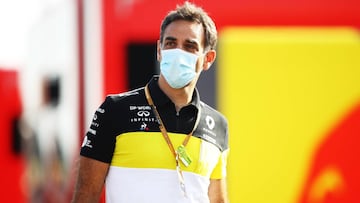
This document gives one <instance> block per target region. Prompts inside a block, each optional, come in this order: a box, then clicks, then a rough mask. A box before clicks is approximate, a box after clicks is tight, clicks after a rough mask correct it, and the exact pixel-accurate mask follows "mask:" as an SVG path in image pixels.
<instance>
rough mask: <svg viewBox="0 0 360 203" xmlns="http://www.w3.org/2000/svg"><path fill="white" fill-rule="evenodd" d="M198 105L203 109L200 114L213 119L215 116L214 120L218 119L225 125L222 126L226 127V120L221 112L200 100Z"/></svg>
mask: <svg viewBox="0 0 360 203" xmlns="http://www.w3.org/2000/svg"><path fill="white" fill-rule="evenodd" d="M200 107H201V111H203V113H202V114H206V115H208V116H211V117H213V118H214V119H215V118H216V120H217V121H220V122H221V124H222V125H225V126H223V127H225V128H227V123H228V121H227V119H226V117H225V116H224V115H223V114H222V113H221V112H219V111H218V110H216V109H214V108H213V107H211V106H209V105H208V104H206V103H204V102H202V101H201V102H200Z"/></svg>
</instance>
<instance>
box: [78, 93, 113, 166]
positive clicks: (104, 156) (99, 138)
mask: <svg viewBox="0 0 360 203" xmlns="http://www.w3.org/2000/svg"><path fill="white" fill-rule="evenodd" d="M113 109H114V102H113V101H112V99H111V97H107V98H106V99H105V101H104V102H103V103H102V104H101V106H100V107H99V108H98V109H97V110H96V111H95V113H94V116H93V119H92V121H91V124H90V127H89V129H88V131H87V133H86V135H85V137H84V140H83V143H82V146H81V151H80V154H81V155H82V156H85V157H88V158H93V159H96V160H99V161H102V162H105V163H110V162H111V159H112V156H113V152H114V148H115V141H116V133H115V130H114V125H113V124H112V122H113V120H114V116H113V114H114V113H113Z"/></svg>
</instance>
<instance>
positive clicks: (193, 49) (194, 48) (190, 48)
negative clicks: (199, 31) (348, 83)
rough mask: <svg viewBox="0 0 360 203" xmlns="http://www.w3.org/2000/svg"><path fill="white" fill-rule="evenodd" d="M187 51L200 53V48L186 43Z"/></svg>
mask: <svg viewBox="0 0 360 203" xmlns="http://www.w3.org/2000/svg"><path fill="white" fill-rule="evenodd" d="M185 49H186V50H187V51H189V52H192V53H195V52H196V51H198V47H197V46H196V44H193V43H186V44H185Z"/></svg>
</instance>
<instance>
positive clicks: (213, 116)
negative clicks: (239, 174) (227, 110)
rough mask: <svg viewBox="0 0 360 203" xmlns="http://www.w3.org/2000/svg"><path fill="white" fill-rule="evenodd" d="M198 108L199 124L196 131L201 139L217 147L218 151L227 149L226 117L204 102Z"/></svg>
mask: <svg viewBox="0 0 360 203" xmlns="http://www.w3.org/2000/svg"><path fill="white" fill-rule="evenodd" d="M200 107H201V122H200V123H199V126H198V127H199V128H198V130H200V132H201V133H200V134H201V137H202V138H203V139H205V140H206V141H208V142H210V143H213V144H215V145H216V146H218V148H219V149H220V151H224V150H226V149H228V147H229V146H228V121H227V119H226V117H225V116H224V115H223V114H222V113H220V112H219V111H217V110H216V109H214V108H212V107H211V106H209V105H207V104H206V103H204V102H201V103H200Z"/></svg>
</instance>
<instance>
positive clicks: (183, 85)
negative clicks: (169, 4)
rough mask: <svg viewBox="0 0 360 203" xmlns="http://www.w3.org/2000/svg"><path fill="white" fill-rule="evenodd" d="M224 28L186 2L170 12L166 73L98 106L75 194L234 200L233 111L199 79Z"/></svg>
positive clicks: (216, 202)
mask: <svg viewBox="0 0 360 203" xmlns="http://www.w3.org/2000/svg"><path fill="white" fill-rule="evenodd" d="M216 41H217V32H216V28H215V25H214V23H213V21H212V20H211V19H210V17H209V16H208V15H207V14H206V13H205V12H204V11H203V10H202V9H201V8H199V7H197V6H195V5H194V4H191V3H188V2H185V3H184V4H183V5H182V6H178V7H177V9H176V10H174V11H171V12H170V13H169V14H168V15H167V16H166V17H165V19H164V20H163V22H162V25H161V31H160V40H159V41H158V47H157V59H158V61H159V62H160V76H154V77H153V78H152V80H151V81H150V82H149V83H148V84H147V85H146V86H145V87H144V88H140V89H136V90H133V91H130V92H126V93H123V94H118V95H111V96H108V97H107V98H106V100H105V101H104V103H103V104H102V105H101V106H100V108H98V109H97V110H96V113H95V115H94V118H93V121H92V124H91V126H90V129H89V131H88V132H87V134H86V137H85V139H84V142H83V145H82V148H81V157H80V168H79V175H78V180H77V185H76V190H75V194H74V198H73V202H74V203H77V202H86V203H88V202H98V199H99V197H100V194H101V191H102V188H103V185H104V183H105V187H106V202H107V203H108V202H117V203H122V202H124V203H142V202H143V203H145V202H146V203H149V202H156V203H162V202H163V203H169V202H171V203H174V202H189V203H190V202H200V203H207V202H210V203H222V202H227V195H226V182H225V178H226V162H227V152H228V129H227V121H226V119H225V118H224V117H223V116H222V115H221V114H220V113H219V112H217V111H216V110H214V109H212V108H211V107H209V106H208V105H206V104H204V103H203V102H201V101H200V97H199V93H198V91H197V90H196V88H195V86H196V82H197V80H198V78H199V76H200V73H201V72H202V71H203V70H205V71H206V70H208V69H209V68H210V65H211V64H212V63H213V62H214V60H215V57H216V52H215V46H216Z"/></svg>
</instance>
